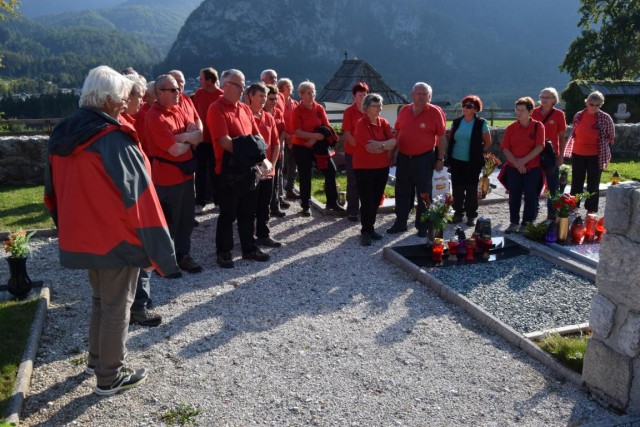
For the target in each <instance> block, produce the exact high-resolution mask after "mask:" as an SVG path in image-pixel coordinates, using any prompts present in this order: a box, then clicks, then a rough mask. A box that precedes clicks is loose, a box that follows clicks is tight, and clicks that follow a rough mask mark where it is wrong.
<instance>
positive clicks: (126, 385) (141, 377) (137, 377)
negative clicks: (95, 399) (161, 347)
mask: <svg viewBox="0 0 640 427" xmlns="http://www.w3.org/2000/svg"><path fill="white" fill-rule="evenodd" d="M146 380H147V370H146V369H144V368H140V369H135V370H134V369H129V368H122V369H121V370H120V373H119V374H118V377H117V378H116V379H115V380H113V382H112V383H111V384H109V385H105V386H100V385H97V386H96V388H95V389H94V390H93V392H94V393H95V394H97V395H99V396H112V395H114V394H116V393H117V392H119V391H121V390H127V389H130V388H134V387H137V386H139V385H140V384H142V383H143V382H145V381H146Z"/></svg>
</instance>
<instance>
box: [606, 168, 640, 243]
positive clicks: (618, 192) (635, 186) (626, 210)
mask: <svg viewBox="0 0 640 427" xmlns="http://www.w3.org/2000/svg"><path fill="white" fill-rule="evenodd" d="M639 209H640V183H639V182H633V181H632V182H625V183H623V184H619V185H611V186H609V188H608V190H607V205H606V207H605V211H604V217H605V224H604V226H605V228H606V229H607V233H612V234H621V235H627V234H628V232H629V227H630V225H631V222H632V221H633V220H634V219H635V218H634V217H637V216H638V215H640V210H639ZM636 221H639V220H637V219H636ZM628 237H630V236H628ZM632 240H635V241H636V242H638V240H636V239H632Z"/></svg>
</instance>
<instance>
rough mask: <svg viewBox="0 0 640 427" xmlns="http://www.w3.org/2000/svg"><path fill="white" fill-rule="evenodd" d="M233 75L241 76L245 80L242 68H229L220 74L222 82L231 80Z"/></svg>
mask: <svg viewBox="0 0 640 427" xmlns="http://www.w3.org/2000/svg"><path fill="white" fill-rule="evenodd" d="M231 76H237V77H240V78H241V79H242V80H244V79H245V78H244V74H243V73H242V71H240V70H236V69H235V68H230V69H228V70H224V71H223V72H222V74H221V75H220V81H221V82H222V83H224V82H226V81H227V80H229V77H231Z"/></svg>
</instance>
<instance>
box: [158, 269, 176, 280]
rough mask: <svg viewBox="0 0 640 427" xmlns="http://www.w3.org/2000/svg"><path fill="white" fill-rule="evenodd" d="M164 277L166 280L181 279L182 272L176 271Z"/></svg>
mask: <svg viewBox="0 0 640 427" xmlns="http://www.w3.org/2000/svg"><path fill="white" fill-rule="evenodd" d="M156 273H157V271H156ZM164 277H165V278H167V279H181V278H182V271H176V272H175V273H171V274H167V275H166V276H164Z"/></svg>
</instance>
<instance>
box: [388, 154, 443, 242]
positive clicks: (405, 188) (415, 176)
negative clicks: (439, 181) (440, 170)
mask: <svg viewBox="0 0 640 427" xmlns="http://www.w3.org/2000/svg"><path fill="white" fill-rule="evenodd" d="M435 158H436V155H435V153H434V152H433V151H429V152H428V153H424V154H422V155H419V156H406V155H404V154H402V153H398V157H397V158H396V221H395V224H396V225H398V226H400V227H405V226H406V225H407V220H408V218H409V211H410V210H411V205H412V200H413V194H414V193H413V191H412V190H413V188H414V186H415V189H416V193H417V195H418V209H417V211H416V228H417V229H418V230H426V229H427V223H426V222H425V223H423V222H421V221H420V217H421V216H422V214H423V213H424V212H426V210H427V207H426V206H425V204H424V203H423V202H422V199H421V198H420V195H421V194H423V193H428V194H429V195H431V179H432V178H433V166H434V163H435Z"/></svg>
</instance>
